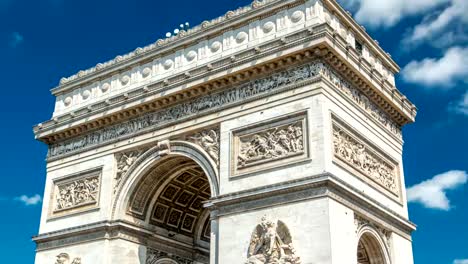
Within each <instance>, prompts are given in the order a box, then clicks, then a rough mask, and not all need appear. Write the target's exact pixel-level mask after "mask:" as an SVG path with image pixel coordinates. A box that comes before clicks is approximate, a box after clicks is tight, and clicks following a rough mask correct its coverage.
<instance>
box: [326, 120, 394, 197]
mask: <svg viewBox="0 0 468 264" xmlns="http://www.w3.org/2000/svg"><path fill="white" fill-rule="evenodd" d="M333 151H334V156H335V160H336V161H339V162H344V163H345V164H346V165H348V166H350V167H351V168H353V169H355V170H356V171H358V172H359V173H360V174H362V175H364V177H366V178H368V179H371V180H372V182H375V183H377V184H378V185H379V186H381V187H383V188H384V189H385V190H387V191H390V192H391V193H392V194H393V195H395V196H397V197H400V183H399V174H398V165H397V164H396V163H395V162H392V161H390V160H389V159H387V158H384V156H385V154H383V153H382V152H381V151H378V150H376V148H375V147H372V146H371V145H370V144H368V143H366V142H364V140H362V139H360V137H359V136H357V135H355V134H354V133H352V132H350V131H348V130H347V129H345V128H344V127H342V126H340V125H339V124H337V123H334V124H333Z"/></svg>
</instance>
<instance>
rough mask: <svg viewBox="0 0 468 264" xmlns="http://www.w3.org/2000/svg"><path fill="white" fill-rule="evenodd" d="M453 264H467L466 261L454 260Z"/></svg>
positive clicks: (467, 260) (467, 261)
mask: <svg viewBox="0 0 468 264" xmlns="http://www.w3.org/2000/svg"><path fill="white" fill-rule="evenodd" d="M453 264H468V259H456V260H455V261H454V262H453Z"/></svg>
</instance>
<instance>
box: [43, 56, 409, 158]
mask: <svg viewBox="0 0 468 264" xmlns="http://www.w3.org/2000/svg"><path fill="white" fill-rule="evenodd" d="M320 76H321V77H324V78H327V79H329V80H330V81H332V82H333V83H334V84H335V85H336V86H337V87H338V88H340V89H341V90H342V91H343V92H344V94H345V95H347V96H348V97H349V98H350V99H352V100H353V101H355V102H356V103H357V104H359V105H360V106H361V107H362V108H363V109H364V110H366V111H367V112H368V113H370V114H371V116H373V117H374V118H375V121H377V122H378V123H380V124H381V125H383V126H385V127H386V128H387V129H388V130H389V131H391V132H392V133H394V134H395V135H397V136H398V137H401V131H400V128H399V127H398V125H397V124H395V123H394V122H393V121H392V120H391V118H390V117H389V116H388V115H387V114H386V113H384V112H383V111H382V110H380V109H379V108H378V106H377V105H376V104H375V103H373V102H372V101H370V100H369V99H368V98H367V97H366V96H365V95H364V94H363V93H361V92H360V91H359V90H358V89H357V88H354V87H352V86H351V85H350V84H349V83H348V82H346V81H345V80H344V79H343V78H341V77H339V75H338V74H337V73H336V72H335V71H334V70H332V69H331V68H330V67H329V66H327V65H326V64H325V63H323V62H321V61H314V62H311V63H308V64H304V65H301V66H297V67H294V68H289V69H287V70H285V71H282V72H278V73H275V74H272V75H270V76H268V77H265V78H262V79H258V80H253V81H250V82H247V83H244V84H242V85H239V86H236V87H234V88H231V89H226V90H224V91H221V92H219V93H213V94H208V95H204V96H201V97H199V98H197V99H195V100H192V101H188V102H184V103H181V104H178V105H175V106H172V107H169V108H165V109H163V110H160V111H157V112H152V113H148V114H145V115H141V116H139V117H137V118H134V119H130V120H128V121H126V122H123V123H119V124H115V125H112V126H108V127H106V128H103V129H99V130H97V131H94V132H92V133H88V134H86V135H83V136H81V137H76V138H73V139H70V140H67V141H64V142H61V143H57V144H53V145H51V146H50V149H49V158H54V157H57V156H61V155H65V154H69V153H73V152H77V151H80V150H84V149H87V148H90V147H94V146H97V145H100V144H103V143H107V142H110V141H113V140H117V139H122V138H125V137H128V136H135V135H136V134H137V133H143V132H145V131H148V130H150V129H155V128H158V127H161V126H164V125H168V124H170V123H172V122H176V121H181V120H183V119H186V118H193V117H194V116H196V115H199V114H203V113H207V112H211V111H214V110H216V111H219V110H221V109H222V108H225V107H230V106H232V105H234V104H236V103H239V102H247V101H248V100H252V99H256V98H258V97H259V96H268V95H270V94H271V93H272V92H273V91H277V90H280V89H282V88H288V87H291V86H292V85H294V87H297V86H300V85H301V83H302V82H304V81H307V80H310V79H313V78H316V77H320Z"/></svg>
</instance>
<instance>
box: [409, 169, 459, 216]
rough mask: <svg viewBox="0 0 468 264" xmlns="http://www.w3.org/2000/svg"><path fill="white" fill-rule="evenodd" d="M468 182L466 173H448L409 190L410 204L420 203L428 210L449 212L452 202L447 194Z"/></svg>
mask: <svg viewBox="0 0 468 264" xmlns="http://www.w3.org/2000/svg"><path fill="white" fill-rule="evenodd" d="M467 181H468V174H467V173H466V171H458V170H453V171H448V172H445V173H442V174H439V175H436V176H434V178H432V179H430V180H427V181H423V182H421V183H419V184H416V185H414V186H412V187H411V188H409V189H408V190H407V194H408V202H413V203H420V204H422V205H423V206H424V207H426V208H431V209H438V210H444V211H449V210H450V209H451V205H450V200H449V199H448V198H447V194H446V192H447V191H449V190H454V189H456V188H458V187H460V186H462V185H464V184H466V183H467Z"/></svg>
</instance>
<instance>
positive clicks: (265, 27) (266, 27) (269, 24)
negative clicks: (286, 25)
mask: <svg viewBox="0 0 468 264" xmlns="http://www.w3.org/2000/svg"><path fill="white" fill-rule="evenodd" d="M274 28H275V24H274V23H273V22H266V23H265V25H263V32H264V33H270V32H271V31H273V29H274Z"/></svg>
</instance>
